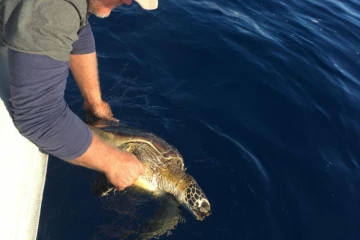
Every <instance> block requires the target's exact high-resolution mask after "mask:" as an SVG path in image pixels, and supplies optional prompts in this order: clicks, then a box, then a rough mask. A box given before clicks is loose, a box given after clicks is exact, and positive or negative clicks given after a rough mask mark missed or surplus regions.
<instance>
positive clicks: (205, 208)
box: [90, 121, 211, 220]
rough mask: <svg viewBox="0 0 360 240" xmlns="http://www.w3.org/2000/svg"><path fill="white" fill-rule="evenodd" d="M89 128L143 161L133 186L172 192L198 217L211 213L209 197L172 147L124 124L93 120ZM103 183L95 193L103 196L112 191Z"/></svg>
mask: <svg viewBox="0 0 360 240" xmlns="http://www.w3.org/2000/svg"><path fill="white" fill-rule="evenodd" d="M90 128H91V129H92V131H93V132H94V133H95V134H97V135H98V136H99V137H100V138H101V139H103V140H104V141H105V142H107V143H109V144H111V145H112V146H114V147H116V148H118V149H120V150H125V151H128V152H131V153H133V154H134V155H135V156H136V157H137V158H138V159H139V160H140V161H142V162H143V163H144V164H145V166H146V171H145V174H144V175H142V176H140V178H139V179H138V180H137V181H136V182H135V183H134V184H133V185H134V186H137V187H139V188H141V189H144V190H146V191H148V192H151V193H153V194H154V195H156V196H160V195H163V194H166V193H168V194H171V195H173V196H174V197H175V199H176V200H177V201H178V202H179V203H180V204H181V205H183V206H184V207H185V208H186V209H188V210H189V211H190V213H192V214H193V216H194V217H195V218H196V219H197V220H204V219H205V218H206V217H207V216H209V215H210V214H211V210H210V203H209V200H208V199H207V197H206V196H205V194H204V192H203V191H202V190H201V188H200V186H199V185H198V184H197V182H196V181H195V179H194V178H193V177H192V176H191V175H189V174H187V173H186V172H185V167H184V160H183V157H182V156H181V154H180V153H179V152H178V150H177V149H176V148H175V147H173V146H172V145H170V144H168V143H167V142H166V141H164V140H163V139H161V138H160V137H158V136H156V135H154V134H152V133H147V132H144V131H141V130H138V129H133V128H129V127H128V126H126V125H123V124H114V123H110V124H109V123H108V122H105V123H104V121H101V122H97V123H93V124H92V125H90ZM102 185H103V186H106V187H105V188H98V187H97V188H96V189H97V190H96V191H98V193H97V194H100V195H106V194H107V193H108V192H110V191H111V190H114V186H113V185H111V184H110V183H107V184H102ZM99 189H100V192H99Z"/></svg>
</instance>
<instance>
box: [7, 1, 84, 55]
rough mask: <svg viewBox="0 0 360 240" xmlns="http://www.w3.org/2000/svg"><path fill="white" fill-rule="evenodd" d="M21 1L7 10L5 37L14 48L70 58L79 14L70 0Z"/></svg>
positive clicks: (26, 51)
mask: <svg viewBox="0 0 360 240" xmlns="http://www.w3.org/2000/svg"><path fill="white" fill-rule="evenodd" d="M36 3H37V4H34V3H33V1H19V2H18V3H17V5H16V6H13V7H14V8H13V9H12V10H8V11H7V12H6V11H5V16H4V18H5V19H4V22H5V21H6V22H5V24H4V29H3V31H4V32H3V39H4V43H5V44H6V45H7V46H8V47H9V48H10V49H13V50H16V51H19V52H23V53H31V54H39V55H46V56H48V57H50V58H52V59H54V60H58V61H69V59H70V52H71V51H72V44H73V43H74V42H75V41H76V40H77V39H78V34H77V33H78V31H79V28H80V19H81V18H80V15H79V13H78V11H77V9H76V8H75V7H74V5H73V4H71V3H69V2H67V1H58V0H57V1H37V2H36Z"/></svg>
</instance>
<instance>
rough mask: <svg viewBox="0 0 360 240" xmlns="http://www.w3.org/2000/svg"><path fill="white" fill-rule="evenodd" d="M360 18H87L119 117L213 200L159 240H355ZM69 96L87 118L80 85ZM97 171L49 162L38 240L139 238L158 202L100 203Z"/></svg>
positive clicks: (166, 5) (309, 8) (305, 6)
mask: <svg viewBox="0 0 360 240" xmlns="http://www.w3.org/2000/svg"><path fill="white" fill-rule="evenodd" d="M359 10H360V1H358V0H337V1H334V0H304V1H300V0H286V1H284V0H283V1H274V0H263V1H260V0H252V1H239V0H229V1H218V0H209V1H201V0H200V1H194V0H185V1H174V0H168V1H164V0H160V3H159V9H157V10H155V11H143V10H141V9H140V7H139V6H138V5H137V4H136V3H134V4H133V5H131V6H121V7H119V8H117V9H116V10H114V12H113V13H112V14H111V16H110V17H109V18H107V19H97V18H95V17H93V16H92V17H91V18H90V23H91V25H92V27H93V31H94V34H95V38H96V44H97V51H98V59H99V70H100V79H101V87H102V92H103V97H104V99H105V100H107V101H108V102H109V103H110V105H111V106H112V109H113V112H114V115H115V117H117V118H119V119H120V120H121V121H122V122H124V123H126V124H129V125H131V126H133V127H136V128H139V129H143V130H146V131H151V132H153V133H155V134H157V135H159V136H161V137H162V138H163V139H165V140H166V141H168V142H169V143H171V144H173V145H174V146H176V148H177V149H178V150H179V151H180V152H181V154H182V155H183V157H184V160H185V164H186V167H187V172H189V173H190V174H191V175H193V176H194V177H195V179H196V180H197V181H198V183H199V185H200V186H201V187H202V189H203V190H204V192H205V193H206V194H207V197H208V198H209V200H210V202H211V205H212V215H211V216H209V217H208V218H206V219H205V220H204V221H197V220H195V219H194V218H193V217H192V216H191V215H190V214H189V213H188V212H187V211H185V210H184V209H182V208H179V212H176V213H174V214H175V215H176V214H181V218H182V219H183V222H179V223H178V224H177V226H176V227H175V229H173V230H172V231H171V234H170V233H169V234H165V235H163V236H160V239H169V240H170V239H189V240H190V239H239V240H240V239H241V240H242V239H256V240H257V239H258V240H260V239H263V240H265V239H266V240H270V239H273V240H280V239H291V240H296V239H316V240H318V239H344V240H357V239H360V220H359V218H360V194H359V193H360V192H359V186H360V166H359V165H360V150H359V147H358V144H359V142H360V141H359V140H360V125H359V120H360V112H359V109H360V81H359V80H360V79H359V78H360V70H359V69H360V47H359V46H360V45H359V42H360V37H359V36H360V14H359ZM66 99H67V101H68V104H69V106H70V107H71V108H72V109H73V110H74V112H76V113H77V114H78V115H79V116H81V117H83V111H82V99H81V97H80V94H79V92H78V89H77V87H76V84H75V83H74V81H73V79H72V78H71V77H70V78H69V82H68V86H67V90H66ZM95 176H96V173H95V172H93V171H90V170H87V169H83V168H79V167H74V166H72V165H70V164H66V163H64V162H62V161H61V160H58V159H55V158H52V157H51V158H50V161H49V168H48V175H47V181H46V186H45V192H44V200H43V206H42V211H41V219H40V226H39V233H38V240H50V239H51V240H55V239H56V240H58V239H59V240H60V239H61V240H63V239H69V240H72V239H76V240H79V239H93V240H98V239H121V238H123V237H125V236H129V239H137V238H139V236H140V235H139V233H136V232H135V233H133V232H132V231H133V230H134V229H135V230H136V229H139V226H140V225H141V226H143V225H146V224H148V223H149V221H150V220H149V219H151V217H155V216H154V215H152V214H153V213H148V212H147V211H150V210H151V209H152V207H153V208H159V206H158V205H156V202H157V200H156V199H155V200H149V199H146V201H145V200H144V202H147V204H145V205H144V206H146V207H144V206H139V204H137V203H134V202H132V201H128V200H126V197H127V196H126V193H125V194H117V195H113V196H112V197H111V198H109V199H107V200H106V199H99V198H96V197H93V196H92V195H91V185H92V181H93V180H94V178H95ZM129 194H131V193H129ZM133 195H136V194H133ZM136 197H138V196H135V198H136ZM137 199H139V198H137ZM119 209H120V210H119ZM160 209H161V208H160ZM172 209H175V208H172ZM124 211H125V212H126V211H127V212H126V213H124ZM144 216H147V218H145V217H144ZM164 219H166V218H164ZM164 221H165V220H164ZM167 221H168V220H166V221H165V222H164V225H166V224H167V223H168V222H167ZM130 222H133V223H134V222H135V223H136V224H133V225H131V226H130V225H129V223H130ZM142 231H146V230H142ZM147 231H150V230H149V229H148V230H147ZM129 233H131V234H129Z"/></svg>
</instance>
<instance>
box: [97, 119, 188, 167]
mask: <svg viewBox="0 0 360 240" xmlns="http://www.w3.org/2000/svg"><path fill="white" fill-rule="evenodd" d="M90 128H91V129H92V130H93V131H94V132H95V133H96V134H97V135H99V136H100V137H101V138H103V139H104V140H105V141H106V142H108V143H109V144H111V145H113V146H114V147H116V148H118V149H120V150H126V151H128V152H131V153H133V154H134V155H136V157H137V158H138V159H139V160H140V161H142V162H143V163H144V164H145V165H148V166H149V167H151V168H152V169H153V170H155V169H173V170H175V169H179V170H182V171H184V160H183V157H182V156H181V154H180V153H179V151H178V150H177V149H176V148H175V147H174V146H172V145H170V144H169V143H167V142H165V141H164V140H163V139H161V138H159V137H158V136H156V135H154V134H152V133H148V132H143V131H139V130H137V129H133V128H129V127H127V126H124V125H117V126H104V127H101V126H100V128H99V126H94V127H92V126H90Z"/></svg>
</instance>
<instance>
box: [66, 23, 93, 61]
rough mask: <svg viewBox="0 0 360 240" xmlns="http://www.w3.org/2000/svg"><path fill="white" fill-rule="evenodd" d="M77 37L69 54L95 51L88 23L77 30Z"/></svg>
mask: <svg viewBox="0 0 360 240" xmlns="http://www.w3.org/2000/svg"><path fill="white" fill-rule="evenodd" d="M78 35H79V39H78V40H77V41H76V42H74V43H73V49H72V51H71V54H88V53H93V52H95V51H96V48H95V39H94V34H93V32H92V30H91V26H90V23H87V24H86V26H85V27H83V28H81V30H80V31H79V34H78Z"/></svg>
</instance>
